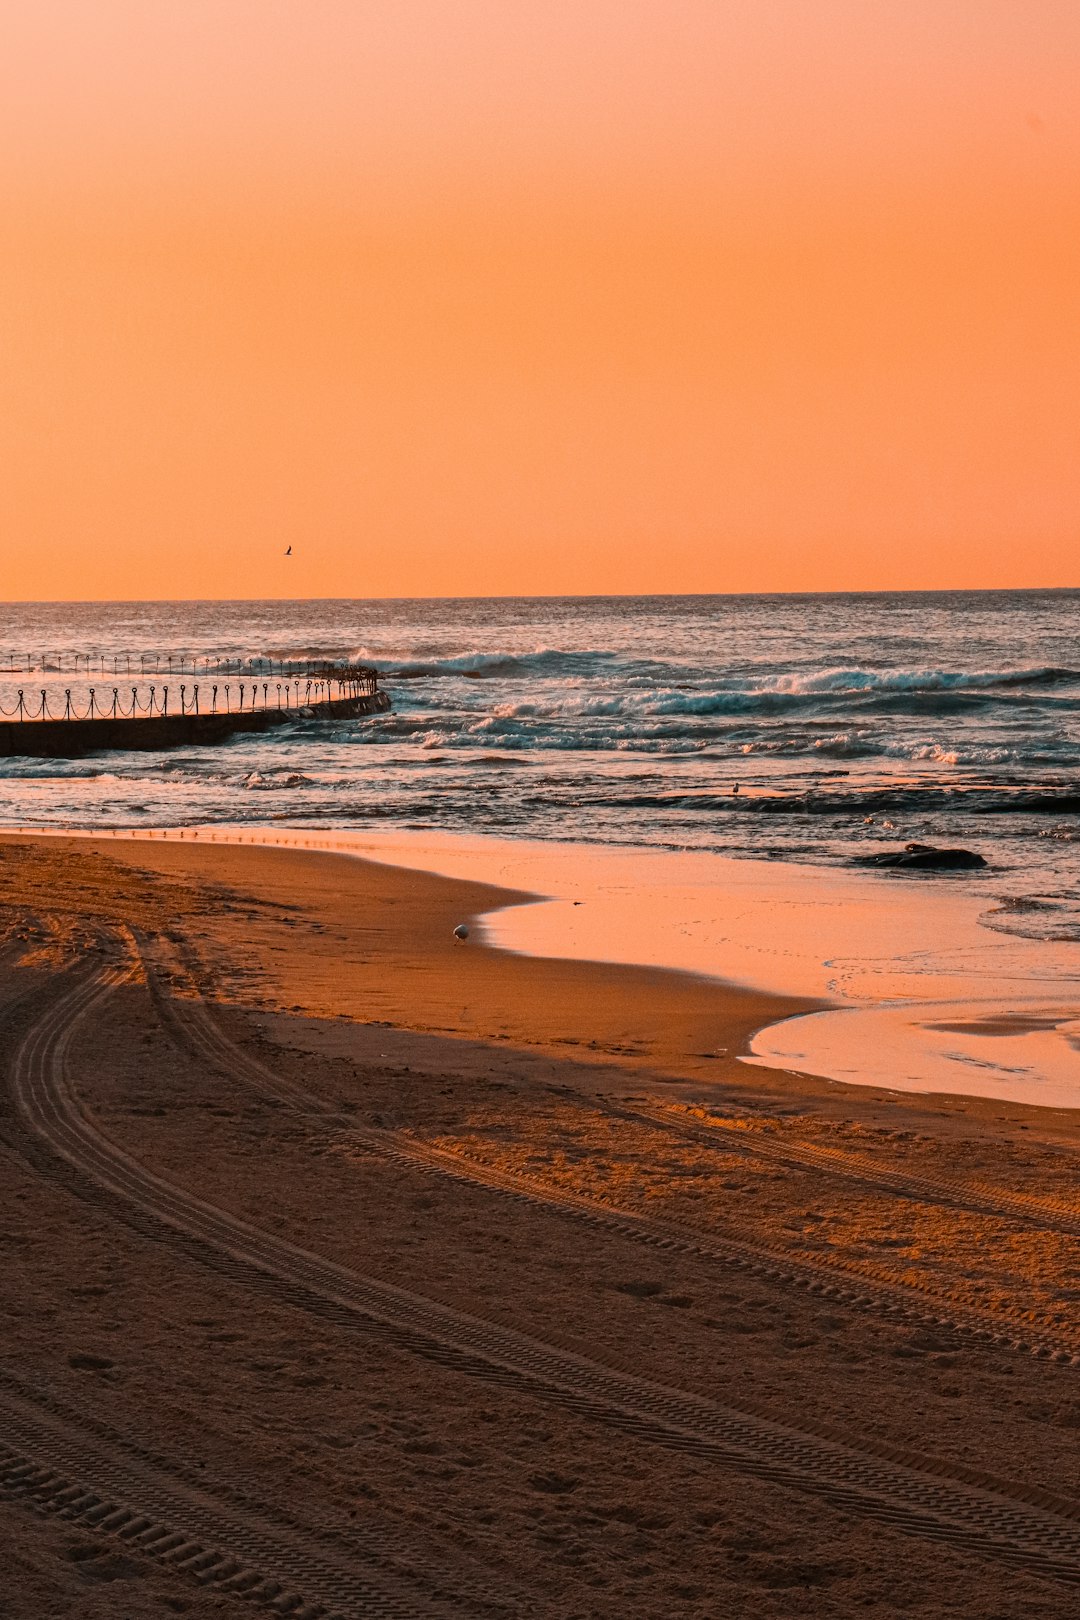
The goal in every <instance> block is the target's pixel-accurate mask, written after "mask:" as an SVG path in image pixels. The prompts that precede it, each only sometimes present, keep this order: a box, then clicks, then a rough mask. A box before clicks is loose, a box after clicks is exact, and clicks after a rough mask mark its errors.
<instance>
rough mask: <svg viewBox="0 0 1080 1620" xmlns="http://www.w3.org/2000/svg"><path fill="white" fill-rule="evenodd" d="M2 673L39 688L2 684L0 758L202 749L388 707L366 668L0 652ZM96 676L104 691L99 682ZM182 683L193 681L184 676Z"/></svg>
mask: <svg viewBox="0 0 1080 1620" xmlns="http://www.w3.org/2000/svg"><path fill="white" fill-rule="evenodd" d="M129 673H133V674H134V675H135V679H134V681H132V682H131V683H130V684H129V683H128V679H127V677H128V675H129ZM4 675H8V676H11V675H15V676H17V677H22V678H23V679H24V680H25V678H26V676H28V675H34V676H37V677H38V678H39V682H40V684H38V683H35V686H34V687H33V688H32V689H30V688H28V687H27V686H25V685H21V686H18V687H15V686H14V685H13V684H11V685H9V684H8V683H4V686H3V687H0V756H5V755H6V756H12V755H22V756H26V757H29V758H36V759H80V758H82V757H83V756H84V755H87V754H96V753H99V752H102V751H103V750H109V749H125V750H126V749H137V750H142V751H146V750H151V751H154V750H158V749H167V748H180V747H185V746H193V745H207V744H214V743H219V742H223V741H224V740H225V739H226V738H228V737H231V736H235V735H236V734H237V733H239V732H254V731H266V730H269V728H270V727H272V726H279V725H283V724H286V723H288V722H296V721H303V720H315V719H323V720H348V719H353V718H356V717H358V716H362V715H369V714H379V713H385V712H386V711H387V710H388V709H389V708H390V699H389V697H388V696H387V694H386V693H385V692H384V691H383V690H382V689H381V688H380V687H379V677H378V672H377V671H376V670H374V669H372V668H370V667H369V666H368V665H365V664H346V663H341V664H335V663H324V662H313V663H310V664H304V663H300V662H297V661H292V662H288V661H284V662H283V661H281V660H278V659H268V658H252V659H232V660H227V659H216V660H215V659H208V658H191V657H184V656H181V655H171V656H168V657H167V658H164V657H148V656H147V655H146V654H142V655H139V656H138V657H136V658H132V657H131V656H130V655H127V654H124V655H120V654H109V655H96V656H95V655H86V654H67V655H55V656H54V657H52V658H50V657H48V656H45V657H41V658H38V659H35V658H33V657H32V656H31V657H27V656H20V655H14V654H8V655H4V654H0V678H2V677H3V676H4ZM102 675H104V676H105V678H106V683H107V684H104V685H102V684H100V678H101V676H102ZM114 675H115V684H114V682H113V680H112V679H110V677H113V676H114ZM162 676H163V677H164V680H163V681H162V680H161V679H160V677H162ZM187 676H192V677H193V679H191V680H188V679H181V677H187ZM150 677H153V679H150ZM91 679H94V681H95V684H94V685H91V684H90V680H91ZM121 682H123V684H121Z"/></svg>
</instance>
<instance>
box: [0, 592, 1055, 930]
mask: <svg viewBox="0 0 1080 1620" xmlns="http://www.w3.org/2000/svg"><path fill="white" fill-rule="evenodd" d="M9 650H10V651H13V652H15V653H23V654H25V653H32V654H36V655H40V654H41V653H46V654H51V653H54V652H63V653H71V652H84V653H85V652H95V653H101V654H104V655H106V656H111V655H112V654H114V653H125V654H126V653H135V654H138V653H143V652H151V653H161V654H169V653H173V654H176V653H180V652H188V653H196V654H198V655H200V656H202V655H210V656H214V655H217V656H229V657H236V656H246V655H249V654H259V655H272V656H273V657H274V658H275V659H286V660H288V659H304V658H310V657H315V656H318V657H325V658H341V657H348V658H360V659H363V660H367V661H370V662H372V663H374V664H376V665H377V666H378V668H379V669H380V671H381V672H382V674H383V677H384V684H385V685H386V686H387V688H388V690H389V691H390V693H391V695H392V699H393V712H392V713H391V714H387V715H382V716H377V717H374V718H370V719H364V720H357V721H350V722H346V723H341V724H325V723H318V724H316V723H311V722H307V723H298V724H291V725H288V726H285V727H282V728H281V729H280V730H277V731H272V732H270V733H267V734H264V735H259V736H252V737H245V738H238V739H236V740H235V741H233V742H231V743H228V744H226V745H225V746H223V747H218V748H205V749H202V748H197V749H195V748H193V749H186V750H180V751H177V752H168V753H162V754H110V755H107V756H105V755H103V756H101V757H99V758H96V759H92V760H81V761H34V760H28V759H22V758H19V759H4V758H0V821H2V822H3V823H4V824H5V825H15V824H18V825H27V824H31V825H43V826H58V825H70V826H77V827H138V826H147V827H150V826H160V825H170V826H172V825H180V824H192V823H196V824H201V823H206V822H213V821H218V822H228V823H234V824H245V823H246V824H266V825H271V826H274V825H288V826H296V827H306V826H311V827H319V828H331V827H363V826H384V827H385V826H401V827H408V828H422V829H445V830H453V831H468V832H481V833H482V832H491V833H498V834H501V835H503V836H507V835H510V836H516V835H520V836H523V837H529V838H559V839H579V840H584V841H594V842H596V841H598V842H602V843H606V844H620V845H626V844H646V845H651V846H661V847H669V848H677V849H681V848H691V849H695V850H712V851H717V852H721V853H725V854H733V855H747V854H751V855H756V856H766V857H775V858H782V859H788V860H795V861H800V862H825V863H831V864H837V863H839V864H844V865H848V864H851V863H852V862H853V860H854V859H855V858H856V857H858V856H860V855H868V854H872V853H873V852H874V851H878V850H882V849H885V848H896V847H899V846H900V845H902V844H903V843H905V842H907V841H909V840H919V841H921V842H926V843H940V844H948V845H963V846H965V847H967V848H970V849H974V850H977V851H979V852H980V853H982V854H983V855H984V856H985V857H986V859H987V860H988V861H989V862H990V864H991V869H990V870H989V871H988V872H986V873H976V874H972V873H965V874H963V875H962V876H960V875H957V876H956V877H952V876H947V875H943V874H935V875H932V876H931V875H923V876H920V877H914V876H912V875H905V876H903V877H897V878H896V879H895V881H901V882H913V881H914V882H931V883H935V884H940V883H943V882H944V883H949V882H961V883H963V884H964V885H965V886H970V885H973V884H974V885H977V886H978V887H979V888H980V890H981V891H984V892H985V894H986V899H987V921H988V922H989V923H990V925H991V926H992V927H1003V928H1005V929H1007V930H1008V931H1009V932H1016V933H1024V934H1033V935H1036V936H1042V937H1047V938H1056V939H1075V938H1080V888H1078V881H1080V591H1047V592H1037V591H1032V592H955V593H932V594H897V595H820V596H741V597H728V596H717V597H700V596H696V597H633V598H630V597H624V598H610V597H603V598H599V597H598V598H562V599H559V598H543V599H521V600H515V599H507V598H500V599H492V600H484V599H475V600H451V601H376V602H366V601H332V602H239V603H236V602H194V603H192V602H175V603H142V604H137V603H122V604H84V605H70V604H68V605H41V604H37V605H35V604H16V605H8V606H6V607H5V608H4V609H3V613H2V616H0V663H3V662H6V659H5V657H4V654H5V653H6V652H8V651H9ZM46 683H47V684H49V685H50V686H53V687H55V686H58V685H60V686H65V685H66V686H71V685H72V682H71V681H70V679H68V680H65V681H63V682H59V681H58V680H57V678H56V677H55V676H51V677H46V678H45V682H43V681H41V680H37V679H35V678H23V679H21V680H20V679H16V678H14V677H12V676H9V675H0V704H3V705H4V706H6V707H8V708H10V707H11V705H12V703H13V701H14V700H15V697H16V694H17V689H18V687H19V686H20V685H22V686H24V687H26V688H28V689H30V690H34V691H37V690H38V689H39V688H40V686H41V685H42V684H46ZM98 684H99V686H105V687H106V689H107V691H108V693H109V696H110V698H111V688H112V684H113V683H112V681H111V680H109V679H106V680H104V681H100V682H99V683H98ZM80 691H81V688H80ZM736 788H737V789H738V791H737V792H736V791H735V790H736Z"/></svg>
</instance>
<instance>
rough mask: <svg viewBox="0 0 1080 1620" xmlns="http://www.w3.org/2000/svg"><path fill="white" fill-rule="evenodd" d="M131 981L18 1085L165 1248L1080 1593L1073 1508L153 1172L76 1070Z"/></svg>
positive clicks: (1078, 1523)
mask: <svg viewBox="0 0 1080 1620" xmlns="http://www.w3.org/2000/svg"><path fill="white" fill-rule="evenodd" d="M125 977H127V973H126V972H118V971H117V970H115V969H114V970H112V971H102V970H100V969H99V970H97V971H95V972H94V973H93V974H91V975H77V976H76V982H75V984H74V986H73V987H72V988H68V989H66V990H65V991H64V992H63V993H62V994H61V995H60V996H59V997H58V999H57V1000H56V1001H55V1003H54V1004H53V1005H52V1006H51V1007H50V1008H49V1009H48V1010H47V1011H46V1012H45V1014H44V1015H43V1016H42V1017H40V1018H39V1019H38V1021H37V1022H36V1023H35V1024H34V1025H33V1026H32V1028H31V1029H30V1031H29V1032H28V1034H27V1035H26V1037H25V1038H24V1040H23V1043H22V1045H21V1047H20V1049H19V1052H18V1054H17V1056H16V1058H15V1062H14V1064H13V1070H12V1083H13V1090H14V1092H15V1096H16V1100H17V1103H18V1106H19V1108H20V1110H21V1112H22V1114H23V1116H24V1118H25V1119H26V1122H27V1124H28V1126H29V1128H30V1129H31V1130H33V1131H34V1132H35V1133H37V1134H38V1135H39V1136H40V1137H41V1138H42V1139H43V1140H44V1141H45V1142H46V1143H47V1144H48V1145H49V1147H50V1148H51V1149H52V1150H53V1151H54V1152H55V1153H57V1154H59V1155H60V1156H61V1157H62V1158H64V1159H65V1160H66V1161H67V1162H68V1163H69V1164H71V1165H72V1166H73V1167H75V1168H76V1169H78V1170H79V1171H81V1172H82V1173H83V1174H85V1175H87V1176H88V1177H90V1178H91V1179H92V1180H93V1181H95V1182H97V1184H98V1185H99V1186H100V1187H101V1188H102V1189H104V1190H105V1191H106V1192H108V1193H110V1194H112V1195H115V1196H117V1197H119V1198H121V1199H125V1200H127V1201H128V1202H130V1203H131V1204H132V1205H133V1206H134V1207H135V1209H136V1210H137V1211H139V1212H140V1213H141V1215H142V1216H143V1218H144V1219H145V1220H146V1221H148V1222H150V1223H156V1224H157V1226H158V1228H159V1229H160V1231H161V1235H162V1236H163V1237H166V1238H169V1237H171V1236H172V1235H173V1234H179V1235H181V1236H184V1237H189V1238H195V1239H197V1240H198V1242H200V1243H201V1244H203V1245H205V1246H206V1247H207V1248H209V1249H211V1250H215V1251H217V1254H218V1256H219V1259H220V1269H222V1270H223V1271H224V1272H225V1273H226V1274H227V1275H230V1276H233V1277H235V1278H236V1279H237V1280H238V1281H242V1282H254V1283H255V1284H256V1285H257V1286H261V1287H262V1288H263V1289H264V1291H266V1292H267V1293H269V1294H270V1295H271V1296H272V1297H273V1298H275V1299H276V1300H278V1301H281V1302H283V1303H286V1304H292V1305H296V1306H300V1307H301V1308H307V1309H315V1310H317V1311H319V1312H320V1313H321V1314H323V1315H327V1316H329V1317H330V1318H331V1319H333V1320H337V1321H340V1322H342V1323H343V1324H349V1325H359V1324H360V1323H363V1325H364V1326H365V1328H366V1330H367V1331H368V1333H369V1334H372V1335H374V1336H375V1337H376V1338H379V1339H381V1340H383V1341H384V1342H386V1343H387V1344H389V1345H392V1346H394V1347H395V1348H397V1349H401V1350H405V1351H406V1352H408V1353H410V1354H413V1355H417V1356H421V1357H423V1358H425V1359H427V1360H429V1361H432V1362H434V1363H435V1364H436V1365H438V1366H441V1367H444V1368H446V1369H447V1370H452V1371H454V1372H459V1373H464V1374H467V1375H469V1376H471V1377H474V1378H477V1379H482V1380H485V1381H487V1382H489V1383H492V1384H494V1385H496V1386H498V1387H502V1388H506V1389H511V1390H515V1391H518V1392H521V1393H525V1394H530V1395H533V1396H534V1397H537V1398H539V1399H541V1400H542V1401H546V1402H548V1403H550V1404H555V1405H557V1406H559V1407H562V1408H563V1409H564V1410H567V1411H569V1412H571V1413H573V1414H576V1415H577V1416H580V1417H583V1418H589V1419H591V1420H593V1421H597V1422H600V1423H602V1424H604V1425H605V1426H608V1427H611V1428H614V1429H616V1430H618V1431H621V1432H623V1433H625V1434H629V1435H631V1436H633V1437H635V1438H636V1439H638V1440H641V1441H646V1442H651V1443H653V1444H657V1445H661V1446H664V1447H666V1448H669V1449H674V1450H676V1451H681V1452H684V1453H687V1454H689V1455H692V1456H695V1457H698V1458H701V1459H704V1460H709V1461H715V1462H718V1463H721V1464H723V1465H725V1466H728V1467H732V1468H734V1469H735V1470H736V1471H737V1472H739V1473H742V1474H745V1475H748V1476H751V1477H754V1478H758V1479H762V1480H765V1481H768V1482H770V1483H772V1484H776V1485H781V1486H784V1487H787V1488H790V1489H794V1490H796V1491H800V1492H803V1493H808V1494H811V1495H813V1496H816V1497H818V1498H820V1499H822V1500H825V1501H826V1502H828V1503H830V1504H831V1505H833V1506H835V1507H837V1508H840V1509H841V1510H846V1511H849V1512H855V1513H858V1514H859V1515H860V1516H863V1517H868V1518H870V1519H872V1520H875V1521H877V1522H880V1523H884V1524H886V1525H889V1526H891V1527H892V1528H894V1529H897V1530H900V1531H903V1532H905V1533H908V1534H912V1535H916V1536H920V1537H923V1538H926V1539H929V1540H931V1541H933V1542H938V1543H944V1544H947V1545H951V1546H953V1547H955V1548H957V1549H960V1550H964V1551H968V1552H972V1553H977V1554H980V1555H982V1556H989V1557H991V1558H994V1559H997V1560H999V1561H1002V1562H1004V1563H1006V1564H1008V1565H1010V1566H1011V1567H1013V1568H1017V1569H1024V1570H1027V1571H1029V1572H1033V1573H1036V1574H1039V1575H1042V1576H1044V1577H1047V1578H1049V1579H1053V1580H1057V1581H1062V1582H1067V1583H1070V1584H1076V1585H1080V1509H1078V1508H1077V1506H1076V1505H1075V1504H1073V1503H1071V1502H1067V1501H1064V1500H1061V1499H1058V1498H1055V1497H1053V1496H1051V1495H1050V1493H1048V1492H1045V1491H1042V1490H1040V1489H1038V1488H1035V1487H1028V1486H1022V1485H1020V1484H1017V1483H1015V1482H1013V1483H1010V1482H1005V1481H999V1480H992V1479H990V1478H989V1477H988V1476H986V1475H984V1474H982V1473H980V1472H978V1471H975V1470H971V1469H967V1468H964V1467H962V1466H961V1465H957V1464H952V1463H946V1462H944V1461H942V1460H940V1459H936V1458H929V1457H925V1456H922V1455H920V1454H916V1453H912V1452H908V1451H906V1450H905V1449H904V1448H901V1447H896V1446H891V1445H887V1444H882V1445H877V1444H875V1443H873V1442H870V1441H866V1442H864V1443H863V1444H862V1445H861V1446H856V1445H854V1444H852V1443H849V1442H847V1441H845V1440H843V1439H841V1438H838V1437H836V1436H835V1435H834V1434H833V1432H832V1431H830V1430H828V1429H827V1428H825V1426H821V1427H820V1428H814V1427H811V1426H804V1427H802V1428H799V1429H796V1428H794V1427H791V1426H789V1425H786V1424H781V1423H778V1422H777V1421H775V1419H772V1418H769V1417H766V1416H759V1415H757V1414H754V1413H752V1412H747V1411H740V1410H737V1409H735V1408H732V1407H728V1406H724V1405H721V1404H719V1403H716V1402H712V1401H709V1400H706V1399H704V1398H703V1397H700V1396H696V1395H691V1394H687V1393H686V1392H684V1391H681V1390H678V1389H674V1388H671V1387H669V1386H665V1385H661V1384H658V1383H655V1382H652V1381H650V1380H647V1379H644V1378H639V1377H635V1376H633V1375H631V1374H629V1373H626V1372H622V1371H618V1370H615V1369H613V1368H609V1367H606V1366H604V1365H603V1364H601V1363H600V1362H597V1361H594V1360H590V1359H588V1358H586V1357H584V1356H581V1355H577V1354H574V1353H571V1352H568V1351H564V1350H561V1349H557V1348H555V1347H553V1346H551V1345H548V1344H545V1343H544V1342H543V1341H541V1340H538V1339H534V1338H532V1337H530V1336H528V1335H526V1334H523V1333H520V1332H518V1331H516V1330H514V1329H511V1328H506V1327H502V1326H500V1325H498V1324H495V1323H492V1322H488V1321H485V1320H483V1319H481V1318H478V1317H475V1316H472V1315H470V1314H468V1313H466V1312H463V1311H456V1310H452V1309H450V1308H449V1307H447V1306H444V1305H441V1304H437V1303H436V1302H434V1301H432V1300H430V1299H427V1298H425V1297H424V1296H422V1295H419V1294H416V1293H413V1292H411V1291H409V1290H406V1289H403V1288H400V1287H396V1286H394V1285H392V1284H389V1283H385V1282H381V1281H377V1280H376V1279H374V1278H372V1277H368V1276H365V1275H363V1274H361V1273H357V1272H355V1271H351V1270H349V1269H347V1268H346V1267H344V1266H341V1265H338V1264H336V1263H335V1262H332V1261H328V1260H326V1259H323V1258H322V1257H320V1256H318V1255H316V1254H313V1253H311V1252H310V1251H308V1250H305V1249H303V1248H301V1247H299V1246H298V1245H296V1244H292V1243H289V1242H287V1241H286V1240H285V1239H282V1238H278V1237H276V1236H273V1235H271V1234H269V1233H266V1232H263V1231H261V1230H260V1229H259V1228H257V1227H255V1226H253V1225H252V1224H251V1223H249V1222H248V1221H246V1220H244V1219H242V1218H241V1217H238V1216H235V1215H232V1214H230V1213H228V1212H226V1211H225V1210H222V1209H220V1208H218V1207H216V1206H215V1205H213V1204H211V1203H210V1202H208V1201H207V1200H205V1199H203V1198H200V1197H198V1196H197V1195H195V1194H194V1193H191V1192H187V1191H184V1190H183V1189H181V1188H179V1187H176V1186H173V1185H172V1184H171V1183H169V1182H167V1181H166V1180H164V1179H163V1178H162V1177H160V1176H158V1175H156V1174H154V1173H153V1172H151V1171H150V1170H148V1169H146V1168H145V1167H144V1166H142V1165H140V1164H139V1163H138V1162H137V1161H136V1160H134V1159H133V1158H131V1157H130V1156H129V1155H128V1154H127V1153H125V1152H124V1151H123V1150H122V1149H121V1148H119V1147H118V1146H116V1145H115V1144H114V1143H112V1142H110V1141H108V1139H107V1138H106V1137H104V1136H103V1134H102V1133H101V1132H100V1131H99V1130H98V1129H97V1127H96V1126H95V1125H94V1124H93V1123H92V1121H91V1120H90V1119H88V1118H87V1117H86V1116H85V1115H84V1114H83V1112H82V1111H81V1109H80V1107H79V1105H78V1103H77V1101H76V1100H75V1098H74V1097H73V1095H72V1094H71V1091H70V1088H69V1086H68V1084H67V1080H66V1075H65V1056H66V1052H67V1050H68V1048H69V1045H70V1042H71V1038H72V1034H73V1032H74V1030H75V1028H76V1027H77V1025H78V1022H79V1021H80V1019H81V1018H83V1017H85V1016H86V1015H87V1014H88V1013H89V1012H90V1011H91V1009H92V1008H93V1007H94V1006H95V1005H96V1003H98V1002H99V1001H101V1000H102V999H104V998H105V997H106V996H107V995H108V993H109V991H110V990H111V988H112V987H113V985H114V984H115V983H117V982H122V980H123V979H124V978H125Z"/></svg>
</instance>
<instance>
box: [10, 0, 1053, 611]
mask: <svg viewBox="0 0 1080 1620" xmlns="http://www.w3.org/2000/svg"><path fill="white" fill-rule="evenodd" d="M13 9H14V10H16V11H17V12H19V13H21V15H20V16H17V17H16V18H14V19H12V18H11V16H10V15H9V16H7V17H5V24H4V41H3V45H4V49H3V54H2V58H0V360H2V363H0V467H2V469H3V473H2V477H0V560H2V563H3V573H2V581H0V592H2V594H3V597H4V598H5V599H8V600H17V599H23V598H36V597H40V598H64V597H75V598H104V597H114V596H123V597H155V596H159V597H167V596H281V595H304V596H307V595H311V596H352V595H448V594H462V595H465V594H489V593H490V594H500V593H514V592H528V593H554V592H564V591H565V592H574V591H581V592H594V591H596V592H608V591H612V592H621V591H661V590H668V591H712V590H718V591H728V590H813V589H845V588H851V589H855V588H876V587H880V588H890V587H905V586H910V587H920V586H948V585H973V586H976V585H985V586H989V585H1037V584H1059V585H1065V584H1073V585H1076V584H1080V567H1078V566H1077V562H1076V560H1075V559H1076V557H1077V555H1078V554H1080V406H1078V394H1080V387H1078V380H1080V96H1078V95H1077V91H1076V87H1077V85H1078V84H1080V6H1078V5H1077V4H1076V0H1023V3H1020V0H723V3H720V0H393V3H387V0H305V3H304V4H300V3H298V0H184V4H183V5H177V4H175V0H35V3H34V4H33V5H31V4H29V3H28V4H25V5H22V6H19V7H16V8H13ZM290 544H291V545H292V546H293V548H294V553H293V556H292V558H290V559H289V560H288V561H287V562H286V560H285V559H284V557H283V555H282V554H283V552H284V549H285V547H286V546H287V545H290Z"/></svg>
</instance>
